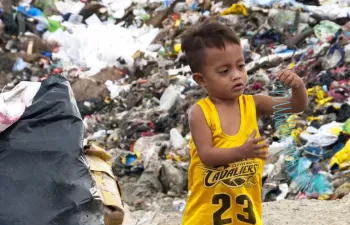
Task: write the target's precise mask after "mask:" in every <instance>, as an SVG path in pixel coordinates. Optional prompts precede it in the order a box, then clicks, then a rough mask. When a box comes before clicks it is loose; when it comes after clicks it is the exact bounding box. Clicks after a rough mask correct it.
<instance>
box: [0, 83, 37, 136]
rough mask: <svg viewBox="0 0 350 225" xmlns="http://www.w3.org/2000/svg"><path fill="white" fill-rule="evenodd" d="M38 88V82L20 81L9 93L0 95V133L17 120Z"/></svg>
mask: <svg viewBox="0 0 350 225" xmlns="http://www.w3.org/2000/svg"><path fill="white" fill-rule="evenodd" d="M39 88H40V83H39V82H27V81H22V82H20V83H19V84H18V85H17V86H16V87H14V88H13V89H12V90H11V91H9V92H5V93H1V94H0V133H1V132H3V131H4V130H6V129H7V128H8V127H10V126H11V125H12V124H14V123H15V122H16V121H17V120H19V118H20V117H21V116H22V114H23V113H24V111H25V109H26V108H27V107H28V106H30V105H31V104H32V101H33V98H34V96H35V95H36V93H37V92H38V90H39Z"/></svg>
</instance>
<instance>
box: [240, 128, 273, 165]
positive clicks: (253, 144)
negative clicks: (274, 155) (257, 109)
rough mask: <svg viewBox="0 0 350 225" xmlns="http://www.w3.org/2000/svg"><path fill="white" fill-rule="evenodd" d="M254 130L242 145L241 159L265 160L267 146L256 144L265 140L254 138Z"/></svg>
mask: <svg viewBox="0 0 350 225" xmlns="http://www.w3.org/2000/svg"><path fill="white" fill-rule="evenodd" d="M255 135H256V130H253V132H252V134H251V135H250V136H249V137H248V139H247V140H246V142H245V143H244V144H243V146H242V148H243V151H244V152H243V158H261V159H266V158H267V150H266V148H267V147H268V145H267V144H266V143H264V144H258V143H259V142H261V141H264V140H265V138H263V137H260V138H255Z"/></svg>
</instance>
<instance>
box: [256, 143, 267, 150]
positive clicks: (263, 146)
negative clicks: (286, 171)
mask: <svg viewBox="0 0 350 225" xmlns="http://www.w3.org/2000/svg"><path fill="white" fill-rule="evenodd" d="M258 147H259V149H262V148H268V147H269V145H268V144H266V143H264V144H260V145H258Z"/></svg>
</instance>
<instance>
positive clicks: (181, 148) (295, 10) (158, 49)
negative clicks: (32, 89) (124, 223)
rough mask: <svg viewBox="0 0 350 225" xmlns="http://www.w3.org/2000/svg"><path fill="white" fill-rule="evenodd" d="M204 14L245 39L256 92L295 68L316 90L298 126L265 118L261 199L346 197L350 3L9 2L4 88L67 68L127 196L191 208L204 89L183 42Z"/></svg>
mask: <svg viewBox="0 0 350 225" xmlns="http://www.w3.org/2000/svg"><path fill="white" fill-rule="evenodd" d="M330 8H331V9H332V10H331V11H330V10H329V9H330ZM203 16H204V17H213V18H216V19H217V20H218V21H220V22H222V23H224V24H226V25H228V26H230V27H232V28H233V29H234V30H235V31H236V32H237V34H239V36H240V37H241V43H242V46H243V49H244V56H245V60H246V65H247V70H248V81H249V84H248V86H247V88H246V90H245V93H246V94H258V93H262V94H272V95H274V90H275V89H276V85H275V81H274V80H273V76H274V75H275V74H276V71H278V70H280V69H282V68H286V67H288V68H290V69H293V70H294V71H295V72H296V73H297V74H299V76H300V77H302V79H303V80H304V82H305V84H306V85H307V88H308V95H309V99H310V105H309V108H308V110H307V111H305V112H303V113H300V114H298V115H296V114H294V115H291V116H289V117H288V118H286V119H285V121H286V123H288V126H291V128H290V130H291V132H290V134H288V135H287V136H286V135H284V134H282V133H283V132H281V127H278V126H276V118H274V117H273V116H272V117H264V118H261V120H260V121H259V128H260V132H261V133H262V134H264V135H266V136H267V137H268V138H269V141H270V148H269V158H268V160H267V162H266V164H265V172H264V178H263V196H262V198H263V200H264V201H276V200H281V199H303V198H308V199H337V198H342V197H343V196H345V195H346V194H348V193H349V192H350V141H349V135H350V105H349V104H350V98H349V94H350V83H349V82H350V80H349V78H350V67H349V65H350V2H349V1H347V0H328V1H323V0H243V1H236V0H223V1H209V0H186V1H185V0H101V1H95V2H92V1H82V0H81V1H73V0H71V1H53V0H50V1H48V0H33V1H30V0H25V1H5V0H3V1H2V5H0V21H1V22H0V43H1V52H0V89H1V90H2V92H6V91H9V90H11V89H13V88H14V87H15V86H16V85H18V84H19V83H20V82H22V81H31V82H42V81H44V80H45V79H47V78H49V77H51V76H59V75H63V76H64V77H66V78H67V79H68V80H69V83H70V85H71V87H72V91H73V93H74V96H75V99H76V102H77V105H78V108H79V111H80V114H81V116H82V118H83V123H84V129H85V133H84V145H85V146H90V145H91V144H93V145H96V146H99V147H100V148H103V149H105V151H106V152H107V153H108V154H109V155H111V160H112V164H113V165H112V168H113V173H114V175H115V176H117V177H118V179H119V180H120V183H121V186H122V189H123V197H124V199H125V201H126V202H127V203H129V204H134V205H135V204H140V202H142V201H143V200H145V199H148V198H151V197H152V196H155V195H157V194H159V193H162V196H168V197H171V198H177V199H180V200H176V201H174V205H175V206H176V208H177V209H178V210H183V208H184V207H183V206H184V204H185V200H184V199H185V194H186V189H187V169H188V165H189V148H188V145H187V144H188V140H189V138H190V131H189V127H188V119H187V110H188V109H189V107H190V106H191V105H192V104H193V103H194V102H196V101H197V100H198V99H200V98H201V97H204V96H205V92H204V91H203V90H202V89H201V88H200V87H198V86H197V85H196V83H195V82H194V81H193V80H192V78H191V71H190V69H189V66H188V64H187V62H186V59H185V57H184V54H183V53H182V51H181V44H180V38H181V35H182V34H183V32H184V31H185V30H186V29H187V28H188V27H189V26H191V25H192V24H194V23H195V22H196V21H198V19H199V18H201V17H203ZM285 94H288V90H285ZM1 104H6V102H1V101H0V106H1ZM0 113H4V112H3V111H2V107H0ZM0 115H1V114H0ZM0 122H1V118H0ZM10 125H11V124H9V125H8V126H10ZM8 126H6V127H3V126H0V131H3V130H5V129H7V127H8ZM291 146H292V147H291ZM291 149H292V150H291Z"/></svg>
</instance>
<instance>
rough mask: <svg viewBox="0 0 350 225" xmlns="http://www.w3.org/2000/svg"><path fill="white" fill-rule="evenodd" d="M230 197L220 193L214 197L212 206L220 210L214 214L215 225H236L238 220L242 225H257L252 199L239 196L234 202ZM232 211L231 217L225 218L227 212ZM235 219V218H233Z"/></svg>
mask: <svg viewBox="0 0 350 225" xmlns="http://www.w3.org/2000/svg"><path fill="white" fill-rule="evenodd" d="M232 200H233V199H232V198H231V196H230V195H228V194H224V193H220V194H215V195H213V197H212V202H211V203H212V205H213V206H218V207H219V209H218V210H217V211H215V212H214V213H213V225H226V224H227V225H234V224H233V221H234V220H235V221H236V220H238V221H240V222H242V224H247V225H250V224H253V225H255V224H256V217H255V213H254V208H253V204H252V201H251V199H250V198H249V197H248V196H247V195H244V194H242V195H238V196H236V197H235V198H234V201H232ZM228 211H231V213H230V214H231V215H232V216H231V217H227V218H226V217H223V214H224V213H225V212H228ZM233 217H235V218H233Z"/></svg>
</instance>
